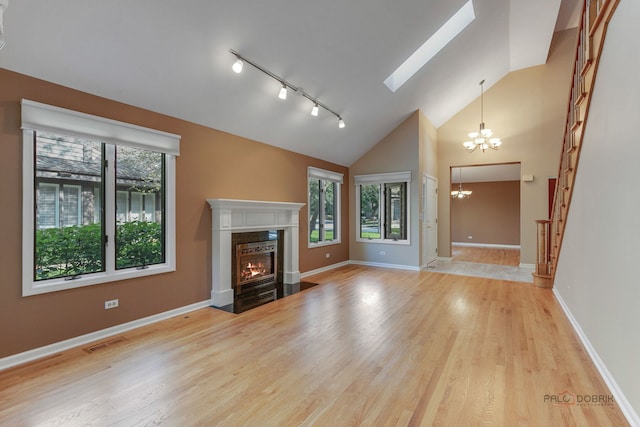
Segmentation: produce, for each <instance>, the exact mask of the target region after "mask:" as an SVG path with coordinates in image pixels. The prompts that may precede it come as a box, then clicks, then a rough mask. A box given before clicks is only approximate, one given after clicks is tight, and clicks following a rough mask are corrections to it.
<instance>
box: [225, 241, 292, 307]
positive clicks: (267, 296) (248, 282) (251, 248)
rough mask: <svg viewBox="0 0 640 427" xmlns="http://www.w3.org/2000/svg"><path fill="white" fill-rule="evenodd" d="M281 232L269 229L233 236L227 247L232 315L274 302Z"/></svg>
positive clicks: (280, 266)
mask: <svg viewBox="0 0 640 427" xmlns="http://www.w3.org/2000/svg"><path fill="white" fill-rule="evenodd" d="M282 235H283V233H282V231H277V230H270V231H260V232H248V233H233V235H232V237H231V245H232V248H234V253H233V254H232V257H231V282H232V284H233V312H234V313H242V312H244V311H247V310H249V309H251V308H255V307H258V306H260V305H262V304H266V303H268V302H271V301H274V300H275V299H277V297H278V296H277V286H278V285H282V275H281V274H279V273H280V270H282V261H281V257H279V256H278V255H279V253H281V252H282V250H279V245H281V244H282Z"/></svg>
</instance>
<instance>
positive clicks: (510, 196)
mask: <svg viewBox="0 0 640 427" xmlns="http://www.w3.org/2000/svg"><path fill="white" fill-rule="evenodd" d="M458 188H459V186H458V185H457V184H453V186H452V187H451V190H457V189H458ZM462 188H463V189H464V190H471V191H473V193H472V194H471V197H468V198H465V199H452V200H451V241H452V242H462V243H476V244H480V243H487V244H495V245H519V244H520V181H499V182H474V183H466V184H463V186H462ZM469 236H471V237H472V238H471V239H469Z"/></svg>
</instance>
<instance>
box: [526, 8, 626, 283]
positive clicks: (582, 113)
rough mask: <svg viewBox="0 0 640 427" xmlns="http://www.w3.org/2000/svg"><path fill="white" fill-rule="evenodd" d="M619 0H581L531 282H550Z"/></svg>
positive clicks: (555, 266)
mask: <svg viewBox="0 0 640 427" xmlns="http://www.w3.org/2000/svg"><path fill="white" fill-rule="evenodd" d="M619 2H620V0H584V2H583V7H582V17H581V19H580V25H579V33H578V41H577V46H576V55H575V59H574V67H573V79H572V81H571V91H570V93H569V102H568V107H567V120H566V122H565V128H564V134H563V142H562V151H561V154H560V166H559V168H558V179H557V181H556V188H555V194H554V196H553V207H552V210H551V217H550V218H549V219H548V220H538V221H536V223H537V225H536V226H537V227H538V231H539V232H540V227H544V228H545V230H546V231H545V233H546V235H545V237H544V238H543V239H546V240H544V244H543V245H542V246H540V240H539V241H538V251H537V254H536V257H537V259H536V272H535V273H534V282H535V283H536V284H537V285H538V286H544V287H550V286H553V279H554V277H555V272H556V268H557V266H558V259H559V256H560V249H561V247H562V239H563V236H564V230H565V227H566V220H567V217H568V213H569V206H570V204H571V196H572V194H573V183H574V181H575V177H576V172H577V168H578V161H579V159H580V148H581V146H582V140H583V137H584V129H585V123H586V121H587V119H588V115H589V106H590V104H591V95H592V93H593V88H594V86H595V81H596V71H597V69H598V63H599V61H600V55H601V52H602V46H603V45H604V39H605V35H606V32H607V26H608V25H609V21H610V20H611V17H612V16H613V13H614V12H615V9H616V8H617V6H618V3H619ZM539 239H540V236H539Z"/></svg>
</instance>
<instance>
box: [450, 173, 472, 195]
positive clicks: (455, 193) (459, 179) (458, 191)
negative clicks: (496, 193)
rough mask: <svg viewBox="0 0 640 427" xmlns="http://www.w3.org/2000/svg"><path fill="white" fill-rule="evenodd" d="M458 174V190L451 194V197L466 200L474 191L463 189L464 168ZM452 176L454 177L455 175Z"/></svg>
mask: <svg viewBox="0 0 640 427" xmlns="http://www.w3.org/2000/svg"><path fill="white" fill-rule="evenodd" d="M458 172H459V178H458V189H457V190H454V191H452V192H451V197H452V198H454V199H466V198H467V197H469V196H470V195H471V193H473V191H471V190H463V189H462V168H458ZM451 175H453V173H452V174H451Z"/></svg>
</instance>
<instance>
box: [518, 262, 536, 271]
mask: <svg viewBox="0 0 640 427" xmlns="http://www.w3.org/2000/svg"><path fill="white" fill-rule="evenodd" d="M520 268H529V269H531V270H534V269H535V268H536V265H535V264H525V263H523V262H521V263H520Z"/></svg>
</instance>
